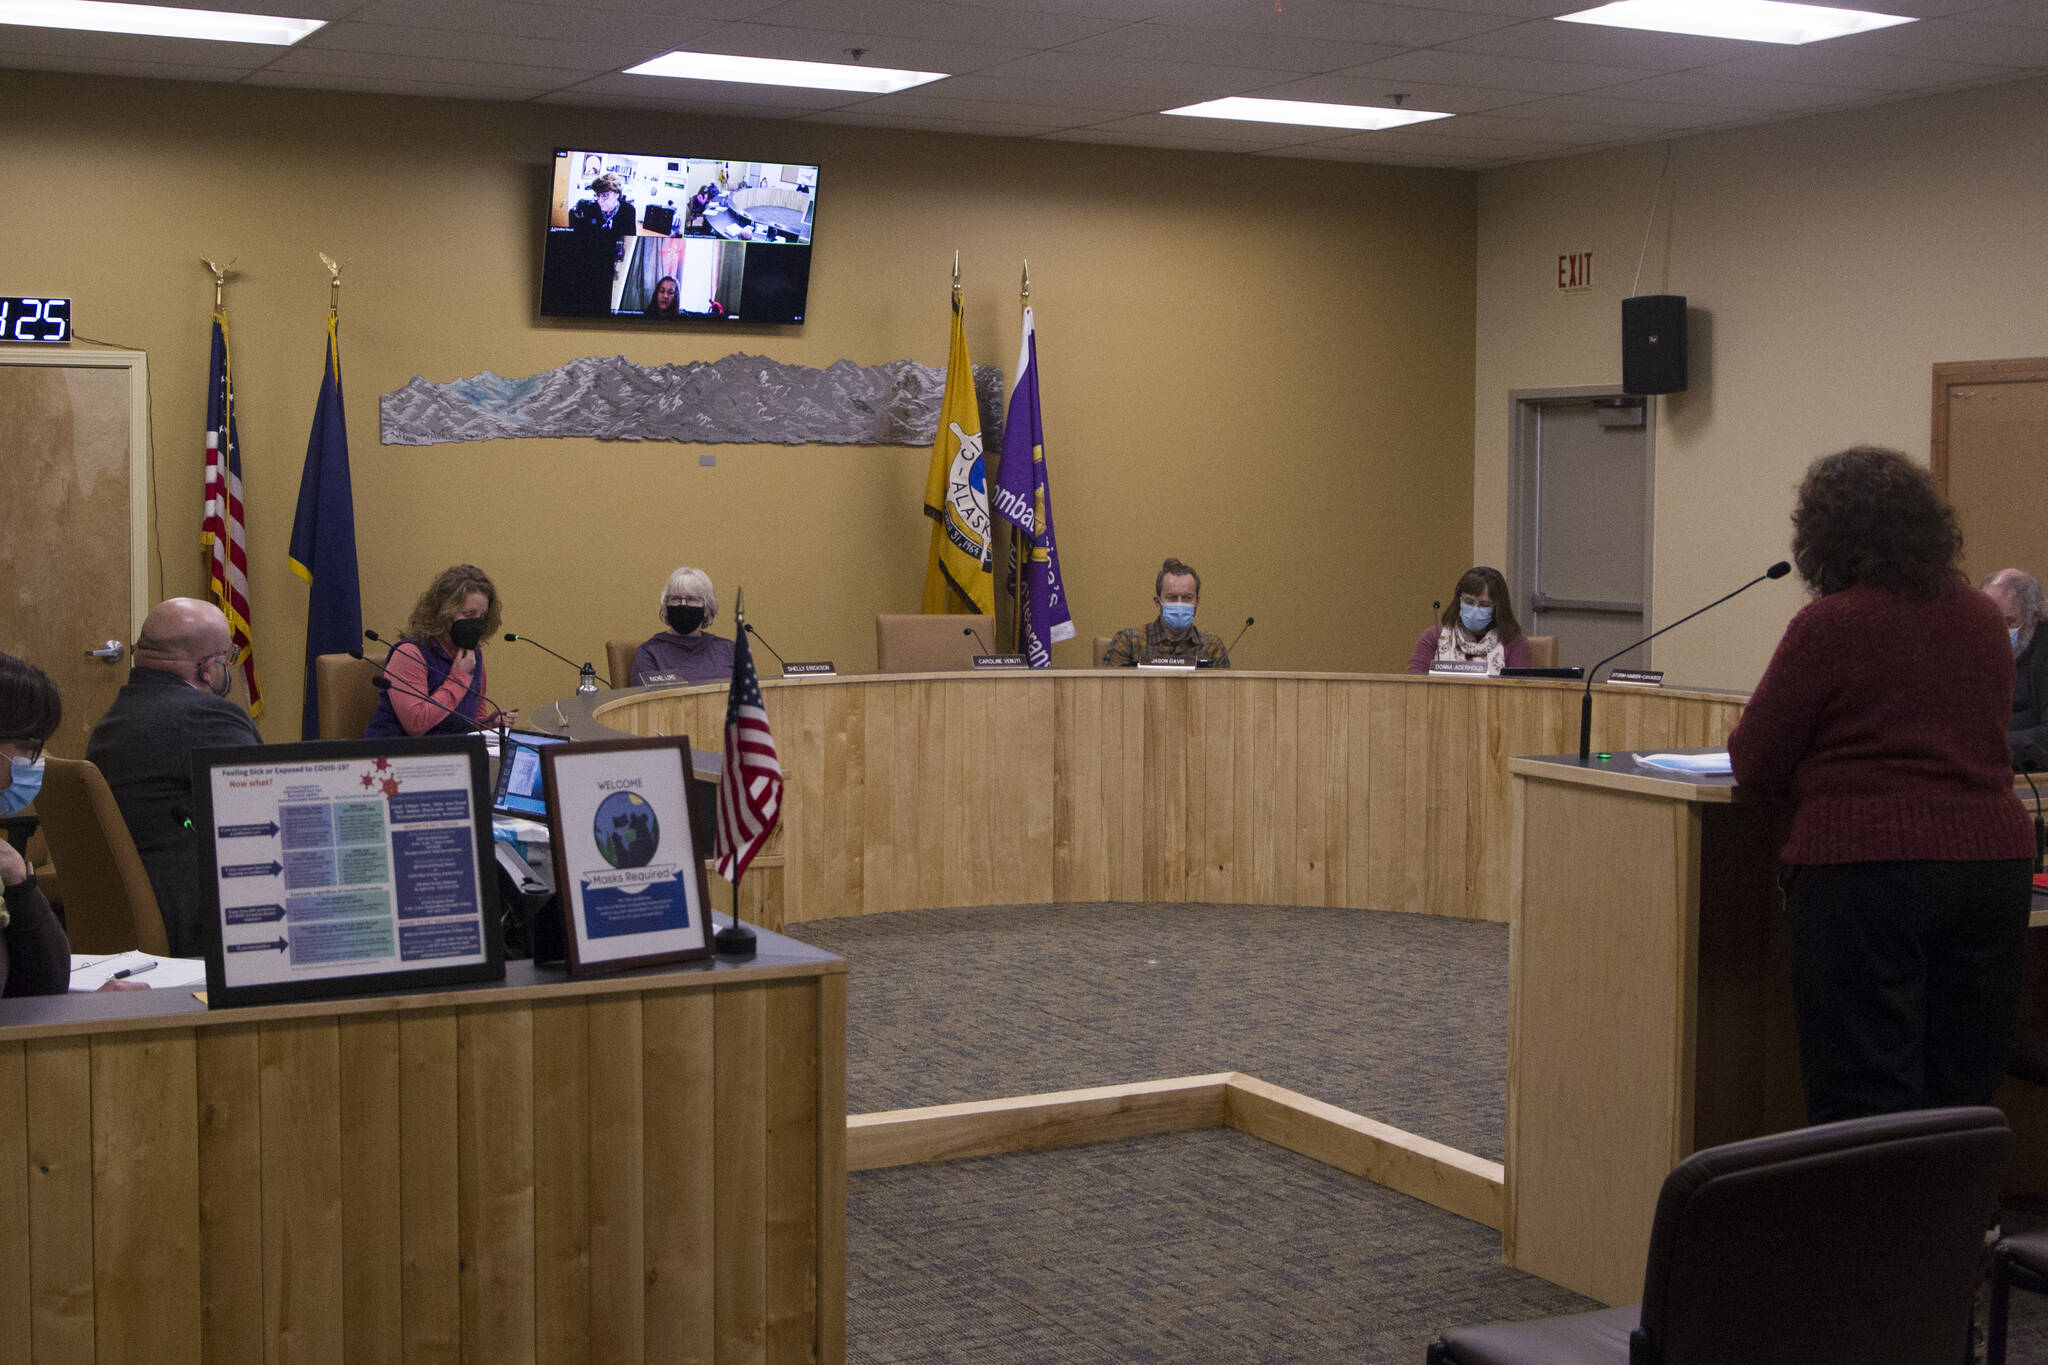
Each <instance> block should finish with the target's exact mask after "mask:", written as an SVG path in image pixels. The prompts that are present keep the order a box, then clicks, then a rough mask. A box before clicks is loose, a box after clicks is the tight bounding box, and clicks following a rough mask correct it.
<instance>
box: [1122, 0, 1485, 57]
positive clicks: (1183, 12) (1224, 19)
mask: <svg viewBox="0 0 2048 1365" xmlns="http://www.w3.org/2000/svg"><path fill="white" fill-rule="evenodd" d="M1161 22H1162V23H1168V24H1179V25H1183V26H1186V27H1190V28H1221V29H1231V30H1235V31H1237V32H1245V33H1271V34H1277V35H1283V36H1288V37H1293V38H1313V39H1318V40H1322V39H1331V40H1335V41H1339V42H1348V43H1385V44H1392V45H1393V46H1396V47H1429V46H1432V45H1433V44H1436V43H1445V42H1449V41H1451V40H1452V39H1454V38H1469V37H1472V36H1473V35H1474V34H1479V33H1485V32H1487V31H1489V30H1491V29H1496V28H1501V27H1503V26H1504V25H1507V24H1510V23H1513V22H1514V21H1513V20H1512V19H1509V18H1504V17H1503V16H1501V15H1498V14H1472V13H1469V12H1467V11H1463V10H1453V9H1435V8H1430V9H1425V8H1420V7H1418V6H1415V5H1382V4H1358V3H1352V0H1285V3H1284V5H1281V6H1274V5H1270V4H1264V3H1258V2H1257V0H1254V2H1253V3H1247V0H1193V3H1191V4H1185V5H1182V6H1181V7H1180V8H1179V9H1176V10H1174V11H1173V12H1172V13H1170V14H1167V15H1165V16H1163V17H1162V19H1161Z"/></svg>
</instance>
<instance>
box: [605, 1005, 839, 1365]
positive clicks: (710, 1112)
mask: <svg viewBox="0 0 2048 1365" xmlns="http://www.w3.org/2000/svg"><path fill="white" fill-rule="evenodd" d="M829 979H830V980H833V981H837V982H842V983H843V982H844V981H845V979H846V978H845V977H843V976H835V977H832V978H829ZM711 1000H712V997H711V996H709V995H707V994H705V993H704V992H702V991H660V992H656V993H653V994H650V995H648V996H647V997H646V999H645V1000H644V1001H643V1003H642V1006H641V1011H640V1027H641V1038H640V1041H641V1050H642V1068H641V1069H642V1075H643V1077H644V1090H643V1094H642V1099H641V1104H642V1113H643V1114H644V1116H645V1121H646V1124H647V1132H646V1150H645V1161H646V1170H647V1179H648V1186H647V1211H646V1215H645V1226H646V1229H647V1297H646V1312H647V1339H648V1340H649V1341H654V1342H659V1343H661V1344H662V1352H661V1354H660V1355H659V1357H658V1358H659V1359H662V1360H664V1361H677V1362H684V1363H685V1365H711V1362H712V1360H713V1357H714V1354H715V1351H716V1345H715V1341H714V1331H715V1326H716V1323H715V1318H716V1311H717V1309H716V1299H715V1296H714V1294H713V1287H712V1277H711V1273H710V1267H711V1264H712V1262H713V1260H714V1258H715V1257H716V1255H717V1248H718V1237H717V1225H716V1222H715V1220H714V1218H713V1212H712V1201H713V1191H714V1189H715V1188H716V1185H717V1178H716V1165H715V1159H716V1142H717V1129H716V1127H715V1125H714V1123H713V1116H714V1100H713V1095H714V1088H715V1086H716V1083H717V1082H716V1077H715V1074H714V1069H713V1066H712V1060H711V1059H712V1045H713V1043H714V1041H715V1039H714V1036H713V1033H712V1010H711ZM841 1066H842V1068H843V1066H844V1057H843V1055H842V1058H841ZM837 1188H838V1189H839V1191H840V1192H841V1198H840V1201H839V1209H838V1215H839V1217H841V1218H842V1219H843V1218H844V1217H845V1216H846V1215H845V1205H846V1201H845V1198H844V1192H845V1189H846V1183H845V1180H844V1179H843V1178H842V1179H841V1181H840V1183H839V1185H838V1186H837ZM825 1212H826V1213H830V1212H831V1210H830V1209H829V1208H827V1209H826V1210H825Z"/></svg>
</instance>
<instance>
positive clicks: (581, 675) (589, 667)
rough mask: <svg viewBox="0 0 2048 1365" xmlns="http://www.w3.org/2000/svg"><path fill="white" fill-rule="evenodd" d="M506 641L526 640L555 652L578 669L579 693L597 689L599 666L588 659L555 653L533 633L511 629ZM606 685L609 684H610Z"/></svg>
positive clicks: (520, 641)
mask: <svg viewBox="0 0 2048 1365" xmlns="http://www.w3.org/2000/svg"><path fill="white" fill-rule="evenodd" d="M505 642H506V643H507V644H515V645H516V644H519V643H522V642H524V643H526V644H529V645H532V646H533V647H534V648H535V649H537V650H539V651H540V652H541V653H543V654H554V655H555V657H556V658H557V659H560V660H561V661H562V662H563V663H565V664H567V665H569V667H571V668H573V669H575V670H576V690H577V691H578V692H579V693H582V692H595V691H597V667H596V665H594V664H592V663H591V662H589V661H588V660H585V661H584V662H582V663H580V664H579V663H577V662H576V661H575V660H574V659H572V658H570V657H569V656H568V655H566V654H555V651H554V650H552V649H549V648H548V647H547V646H546V645H544V644H542V643H541V642H540V641H538V640H536V639H534V638H533V637H532V636H531V635H514V634H513V633H512V632H511V631H509V630H508V631H506V632H505ZM606 685H607V686H609V685H610V684H606Z"/></svg>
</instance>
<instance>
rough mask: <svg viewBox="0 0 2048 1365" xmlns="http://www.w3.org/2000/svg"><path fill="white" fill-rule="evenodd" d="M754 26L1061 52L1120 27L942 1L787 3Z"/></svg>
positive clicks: (1067, 16) (1089, 19) (803, 0)
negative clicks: (1063, 45) (1063, 47)
mask: <svg viewBox="0 0 2048 1365" xmlns="http://www.w3.org/2000/svg"><path fill="white" fill-rule="evenodd" d="M754 21H755V22H756V23H761V24H769V25H773V26H776V27H781V28H821V29H827V30H831V31H836V32H855V33H883V34H888V35H889V36H891V37H896V38H930V39H936V40H938V41H941V42H955V43H977V44H984V45H987V46H991V47H1020V48H1039V47H1058V46H1059V45H1060V44H1061V43H1070V42H1073V41H1074V40H1075V39H1077V38H1086V37H1089V36H1091V35H1093V34H1097V33H1101V32H1103V31H1104V30H1105V29H1111V28H1115V27H1117V26H1118V24H1119V22H1120V21H1118V20H1115V19H1105V18H1099V17H1094V16H1089V15H1080V14H1048V13H1045V12H1043V11H1038V10H1029V9H1013V8H1010V7H1008V6H1004V7H1001V8H996V7H992V6H979V5H961V4H948V3H941V2H940V0H783V3H780V4H778V5H776V6H775V7H774V8H773V9H770V10H767V11H764V12H763V13H761V14H757V15H755V16H754Z"/></svg>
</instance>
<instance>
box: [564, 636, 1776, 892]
mask: <svg viewBox="0 0 2048 1365" xmlns="http://www.w3.org/2000/svg"><path fill="white" fill-rule="evenodd" d="M1579 690H1580V689H1579V687H1578V685H1576V684H1568V683H1548V682H1529V681H1515V682H1500V681H1486V680H1476V681H1465V680H1456V681H1453V680H1444V679H1431V678H1423V677H1413V676H1409V675H1406V674H1397V675H1391V676H1380V675H1370V674H1367V675H1344V674H1315V673H1254V672H1245V671H1239V670H1236V669H1231V670H1220V669H1219V670H1215V671H1208V670H1203V671H1201V672H1198V673H1194V674H1192V675H1188V676H1178V675H1161V674H1157V673H1139V672H1137V671H1135V670H1129V669H1099V670H1065V669H1059V670H1048V671H1040V672H1036V673H1029V672H1022V671H1018V672H990V673H934V674H877V675H867V676H858V677H841V678H817V679H792V680H784V681H769V682H765V683H764V684H763V691H764V693H765V695H766V699H767V709H768V717H769V722H770V724H771V725H772V726H773V727H774V730H775V743H776V747H777V749H778V751H779V752H780V755H781V760H782V768H783V772H784V774H785V776H786V779H787V787H786V789H785V791H784V793H783V810H782V826H781V829H780V831H779V832H778V833H777V835H776V836H775V838H774V840H773V841H772V842H771V843H770V844H769V845H768V847H767V849H766V851H765V852H764V853H763V855H762V856H761V858H760V859H758V860H756V862H755V864H754V867H753V869H751V870H750V871H749V872H748V874H747V877H746V881H745V884H744V891H743V895H744V899H743V902H742V910H743V913H746V914H749V915H753V916H758V917H759V922H761V923H765V924H767V925H768V926H769V927H771V928H775V927H779V926H781V925H784V924H794V923H798V922H801V921H803V920H811V919H827V918H832V917H836V916H840V915H861V914H872V913H874V912H877V911H883V910H914V909H929V908H935V907H943V906H961V905H1007V904H1025V903H1031V902H1044V901H1208V902H1249V903H1256V904H1264V905H1321V906H1349V907H1357V908H1366V909H1378V910H1411V911H1422V912H1425V913H1429V914H1438V915H1454V916H1461V917H1471V918H1481V919H1491V920H1505V919H1507V917H1508V912H1509V907H1510V905H1511V900H1510V894H1509V888H1510V875H1509V874H1510V857H1509V853H1510V824H1511V818H1512V808H1511V800H1510V786H1509V780H1508V772H1507V760H1508V756H1509V755H1510V754H1517V753H1552V752H1557V751H1559V750H1562V749H1566V748H1570V747H1575V746H1576V745H1577V743H1578V698H1579ZM725 700H726V689H725V688H724V687H723V686H719V685H712V686H706V687H695V688H687V689H682V688H643V689H637V690H633V691H628V692H619V693H605V694H600V695H599V696H598V697H595V698H590V697H582V698H566V699H564V700H563V702H562V703H561V708H562V710H561V712H560V715H561V717H562V719H563V722H564V724H563V728H565V729H566V730H567V731H568V732H569V733H571V734H572V735H579V736H585V737H598V736H601V735H604V734H608V733H610V732H612V731H625V732H628V733H631V734H639V735H650V734H668V735H681V734H687V735H689V736H690V739H691V741H692V743H693V744H695V745H696V746H697V747H699V748H706V749H716V748H719V747H721V736H722V732H723V729H724V719H725ZM1742 701H1743V698H1740V697H1735V696H1729V695H1726V694H1721V693H1703V692H1679V691H1643V690H1639V689H1634V688H1607V687H1599V688H1596V689H1595V708H1594V729H1593V739H1594V742H1595V744H1596V745H1599V746H1601V747H1603V748H1614V749H1620V748H1659V747H1677V746H1697V745H1714V744H1720V743H1722V742H1724V741H1725V740H1726V738H1727V735H1728V732H1729V730H1731V729H1732V728H1734V725H1735V721H1736V719H1737V717H1738V716H1739V715H1740V713H1741V707H1742ZM529 716H530V718H531V720H530V723H536V722H537V723H539V724H541V725H543V726H545V725H546V724H547V722H549V721H551V720H554V719H555V717H556V707H555V705H554V704H552V703H551V704H549V705H546V706H542V707H537V708H533V709H532V710H531V711H530V712H529ZM728 895H729V893H728V892H719V893H715V894H714V900H715V901H716V902H717V904H719V905H720V906H725V905H727V904H728V903H729V901H728V899H727V897H728Z"/></svg>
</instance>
